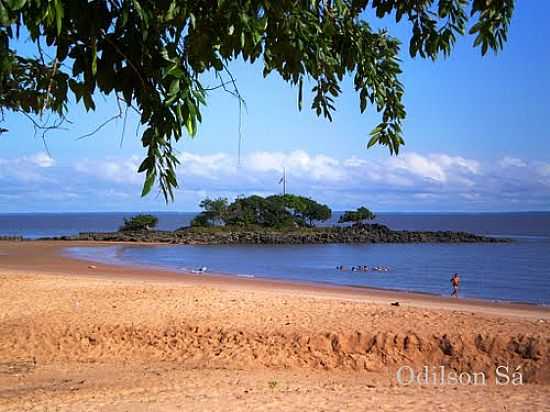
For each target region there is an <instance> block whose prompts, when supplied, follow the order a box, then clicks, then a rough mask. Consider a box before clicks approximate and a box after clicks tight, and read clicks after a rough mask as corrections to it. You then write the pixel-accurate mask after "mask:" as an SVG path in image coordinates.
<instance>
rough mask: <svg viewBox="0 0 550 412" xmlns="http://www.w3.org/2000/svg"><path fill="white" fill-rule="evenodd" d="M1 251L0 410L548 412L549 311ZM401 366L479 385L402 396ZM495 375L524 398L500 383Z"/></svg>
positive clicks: (43, 251) (12, 248) (14, 248)
mask: <svg viewBox="0 0 550 412" xmlns="http://www.w3.org/2000/svg"><path fill="white" fill-rule="evenodd" d="M0 252H1V253H2V254H0V290H1V294H0V308H1V309H0V410H14V411H15V410H40V411H45V410H48V411H49V410H68V411H69V410H70V411H73V410H105V411H113V410H114V411H125V410H128V411H130V410H131V411H141V410H143V411H145V410H197V411H199V410H405V411H409V410H418V411H420V410H422V411H427V410H447V411H453V410H457V411H458V410H460V411H469V410H472V411H473V410H486V411H504V410H508V411H523V410H525V411H527V410H529V411H543V410H548V409H549V408H550V312H549V311H548V310H547V309H545V308H540V307H535V306H522V305H497V304H486V303H480V302H473V301H463V302H461V301H458V302H457V301H456V300H451V299H445V298H429V297H423V296H417V295H407V294H398V293H389V292H376V291H368V290H366V291H365V290H363V291H356V290H350V289H351V288H347V289H346V288H341V289H337V288H316V287H307V286H296V285H284V284H274V283H269V282H258V281H253V280H252V281H249V280H247V281H245V280H240V281H232V280H231V279H217V278H215V277H212V278H204V277H198V276H195V277H192V276H182V275H175V274H173V273H169V272H160V271H152V270H146V269H139V268H131V267H127V268H114V267H110V266H107V265H96V264H93V267H91V266H92V265H91V264H90V263H87V262H80V261H76V260H72V259H68V258H66V257H62V256H60V255H59V246H58V245H54V244H52V243H42V244H41V243H39V242H23V243H17V242H0ZM396 300H398V301H400V306H398V307H396V306H392V305H391V304H390V302H393V301H396ZM403 365H410V366H411V367H412V368H414V369H416V370H420V369H421V368H422V367H423V366H425V365H426V366H429V367H431V368H432V367H433V368H436V367H440V366H444V367H445V368H446V370H447V371H456V372H458V373H460V372H464V373H473V372H483V373H484V374H485V375H486V376H487V385H467V386H465V385H456V384H455V385H441V384H428V385H411V386H403V385H400V384H399V383H398V382H397V380H396V370H397V369H398V368H399V367H401V366H403ZM498 365H510V366H511V367H512V368H516V367H520V370H521V372H522V376H523V384H522V385H495V384H494V381H495V373H494V372H495V368H496V367H497V366H498Z"/></svg>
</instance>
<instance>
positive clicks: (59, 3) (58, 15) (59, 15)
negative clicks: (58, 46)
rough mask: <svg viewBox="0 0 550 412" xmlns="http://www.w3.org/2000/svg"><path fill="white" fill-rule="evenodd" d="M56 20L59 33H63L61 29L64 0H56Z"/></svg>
mask: <svg viewBox="0 0 550 412" xmlns="http://www.w3.org/2000/svg"><path fill="white" fill-rule="evenodd" d="M54 4H55V22H56V26H57V35H60V34H61V29H62V27H63V16H64V12H63V3H62V0H55V3H54Z"/></svg>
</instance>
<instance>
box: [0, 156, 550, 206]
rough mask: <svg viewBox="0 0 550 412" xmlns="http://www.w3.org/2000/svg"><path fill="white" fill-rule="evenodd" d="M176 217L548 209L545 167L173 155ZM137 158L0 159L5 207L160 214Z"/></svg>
mask: <svg viewBox="0 0 550 412" xmlns="http://www.w3.org/2000/svg"><path fill="white" fill-rule="evenodd" d="M179 159H180V161H181V165H180V167H179V169H178V178H179V182H180V189H178V190H177V192H176V203H175V204H173V205H170V206H169V207H170V208H172V209H176V210H196V208H197V204H198V202H199V200H200V199H201V198H203V197H205V196H211V197H214V196H225V197H229V198H234V197H236V196H238V195H240V194H252V193H256V194H263V195H265V194H271V193H277V192H279V191H280V190H281V187H280V185H279V184H278V181H279V179H280V177H281V175H282V171H283V169H286V173H287V177H288V189H289V191H291V192H293V193H300V194H304V195H307V196H312V197H315V198H316V199H320V200H322V201H324V202H326V203H328V204H329V205H330V206H332V207H333V209H337V210H341V209H346V208H351V207H357V206H359V205H362V204H366V205H368V206H370V207H372V208H373V209H375V210H386V211H388V210H394V211H421V210H442V211H457V210H471V211H478V210H479V211H490V210H495V211H502V210H548V205H550V202H549V201H550V163H548V162H543V161H527V160H524V159H519V158H514V157H504V158H502V159H496V160H493V161H490V162H489V161H479V160H476V159H467V158H464V157H461V156H452V155H449V154H444V153H430V154H421V153H414V152H410V153H404V154H401V155H400V156H398V157H386V158H383V159H371V158H368V157H361V156H352V157H348V158H344V159H337V158H335V157H332V156H330V155H327V154H319V153H308V152H306V151H302V150H296V151H292V152H253V153H249V154H246V155H243V156H242V158H241V160H240V162H239V161H238V160H237V158H236V157H235V156H234V155H232V154H228V153H214V154H196V153H189V152H184V153H181V154H179ZM140 160H141V159H140V157H139V156H131V157H128V158H115V157H113V158H105V159H75V160H74V161H73V162H71V163H68V164H59V163H58V162H56V160H54V159H53V158H51V157H50V156H49V155H48V154H46V153H42V152H41V153H35V154H32V155H29V156H25V157H20V158H16V159H2V158H0V185H1V186H0V205H2V206H4V210H9V211H18V210H21V211H23V210H24V211H28V210H29V208H30V210H110V209H111V210H138V209H157V210H160V209H164V208H165V207H164V201H163V200H162V199H161V198H159V197H155V196H154V195H153V196H149V197H148V198H146V199H140V198H139V192H140V187H141V184H142V181H143V176H142V175H139V174H137V173H136V170H137V168H138V166H139V164H140Z"/></svg>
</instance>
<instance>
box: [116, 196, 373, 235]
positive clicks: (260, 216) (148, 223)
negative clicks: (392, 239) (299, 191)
mask: <svg viewBox="0 0 550 412" xmlns="http://www.w3.org/2000/svg"><path fill="white" fill-rule="evenodd" d="M199 206H200V208H201V209H202V212H200V213H199V214H198V215H197V216H195V217H194V218H193V219H192V220H191V227H193V228H206V227H214V228H216V227H217V228H222V227H231V228H253V227H262V228H271V229H293V228H312V227H314V226H315V224H316V223H320V222H325V221H327V220H328V219H330V218H331V217H332V210H331V209H330V207H328V206H327V205H324V204H322V203H319V202H317V201H315V200H313V199H310V198H308V197H304V196H298V195H292V194H285V195H272V196H268V197H262V196H258V195H253V196H248V197H238V198H237V199H235V200H234V201H233V202H231V203H230V202H229V200H228V199H227V198H222V197H220V198H217V199H210V198H206V199H204V200H202V201H201V202H200V203H199ZM375 217H376V216H375V215H374V213H372V212H371V211H370V210H369V209H367V208H366V207H360V208H358V209H357V210H354V211H351V210H347V211H345V212H344V213H343V214H342V215H341V216H340V218H339V219H338V223H339V224H346V223H352V225H357V224H363V223H364V222H365V221H367V220H372V219H374V218H375ZM157 223H158V218H157V217H156V216H153V215H149V214H140V215H136V216H133V217H131V218H129V219H126V218H125V219H124V224H123V225H122V226H121V227H120V228H119V231H121V232H138V231H149V230H152V229H153V228H154V227H155V226H156V225H157Z"/></svg>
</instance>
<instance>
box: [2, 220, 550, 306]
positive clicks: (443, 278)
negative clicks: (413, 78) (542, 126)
mask: <svg viewBox="0 0 550 412" xmlns="http://www.w3.org/2000/svg"><path fill="white" fill-rule="evenodd" d="M132 214H133V213H66V214H3V215H0V235H20V236H24V237H28V238H39V237H44V236H59V235H69V234H76V233H78V232H86V231H112V230H116V229H117V228H118V226H119V225H120V224H121V223H122V219H123V218H124V217H128V216H131V215H132ZM155 215H157V216H158V217H159V228H160V229H166V230H170V229H175V228H178V227H181V226H185V225H187V224H188V223H189V221H190V219H191V218H192V217H193V216H194V214H193V213H155ZM336 218H337V216H335V219H336ZM377 222H379V223H383V224H386V225H388V226H389V227H391V228H392V229H403V230H453V231H467V232H473V233H477V234H483V235H492V236H503V237H508V238H512V239H513V240H514V242H512V243H498V244H366V245H359V244H357V245H347V244H346V245H344V244H336V245H291V246H287V245H226V246H213V245H212V246H189V245H170V246H137V245H113V246H112V247H107V248H97V247H79V248H68V249H67V251H66V253H68V254H71V255H75V256H78V257H81V258H84V259H89V260H101V261H106V262H110V263H115V264H116V263H120V264H124V263H131V264H138V265H144V266H158V267H164V268H171V269H174V270H182V271H184V270H185V271H187V270H193V269H195V268H198V267H202V266H206V267H207V268H208V272H216V273H222V274H226V275H227V276H245V277H258V278H272V279H279V280H289V281H297V282H308V283H311V282H313V283H324V284H335V285H348V286H357V287H376V288H386V289H395V290H403V291H415V292H424V293H431V294H437V295H447V294H449V293H450V282H449V279H450V277H451V275H452V274H453V273H455V272H458V273H459V274H460V276H461V278H462V287H461V292H460V293H461V296H463V297H469V298H481V299H488V300H498V301H511V302H527V303H535V304H550V212H548V213H547V212H540V213H537V212H533V213H479V214H471V213H445V214H442V213H381V214H380V215H379V216H378V218H377ZM339 265H345V266H348V267H351V266H358V265H367V266H369V267H374V266H386V267H388V268H389V269H390V271H389V272H375V271H368V272H352V271H345V272H342V271H338V270H336V266H339ZM0 267H1V256H0ZM206 276H207V275H206Z"/></svg>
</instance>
